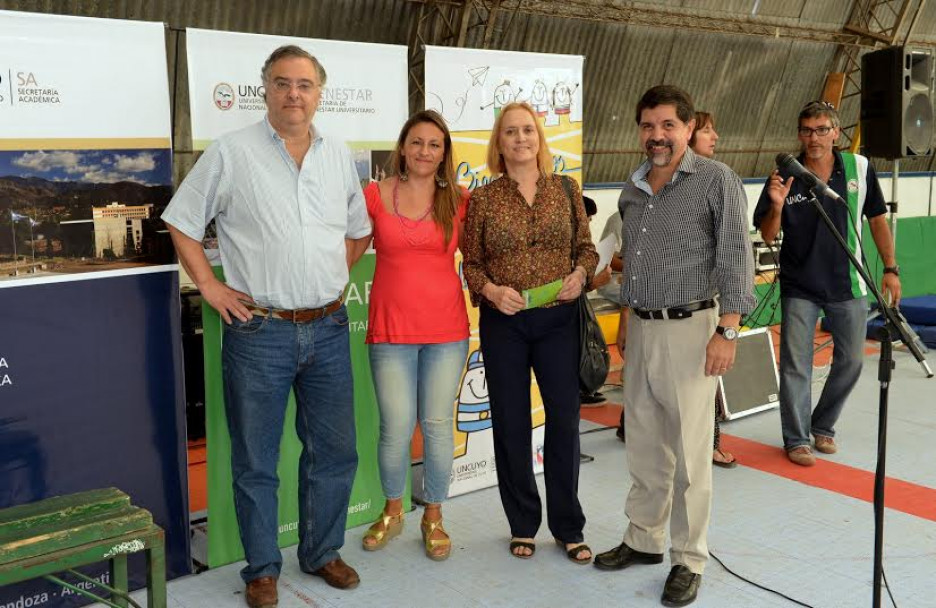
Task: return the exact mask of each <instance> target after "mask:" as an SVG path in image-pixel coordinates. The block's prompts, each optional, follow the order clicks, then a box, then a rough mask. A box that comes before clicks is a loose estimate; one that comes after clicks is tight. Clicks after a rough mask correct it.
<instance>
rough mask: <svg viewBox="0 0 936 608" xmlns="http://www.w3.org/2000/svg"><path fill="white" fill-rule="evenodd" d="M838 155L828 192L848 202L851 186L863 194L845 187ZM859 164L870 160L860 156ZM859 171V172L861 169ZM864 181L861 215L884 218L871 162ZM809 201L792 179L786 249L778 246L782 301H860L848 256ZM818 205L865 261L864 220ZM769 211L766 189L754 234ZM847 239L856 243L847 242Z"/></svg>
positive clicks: (783, 223) (783, 222) (784, 220)
mask: <svg viewBox="0 0 936 608" xmlns="http://www.w3.org/2000/svg"><path fill="white" fill-rule="evenodd" d="M834 154H835V166H834V168H833V169H832V177H831V179H830V180H829V187H830V188H832V189H833V190H835V192H836V193H838V195H839V196H841V197H842V198H843V199H846V200H847V199H848V190H849V186H851V188H852V189H853V190H855V189H859V184H858V183H855V184H848V183H846V181H847V180H846V177H845V167H844V165H843V161H842V154H841V153H840V152H838V151H837V150H836V151H834ZM804 156H805V155H804V154H800V156H799V161H800V163H802V162H803V159H804ZM856 160H861V161H865V160H866V159H864V158H858V157H857V155H856ZM858 166H859V168H860V167H861V163H860V164H859V165H858ZM859 170H860V169H859ZM780 175H781V177H783V179H784V181H786V179H787V178H788V177H789V175H788V174H786V173H785V172H784V171H783V170H781V171H780ZM861 177H862V176H859V178H858V180H857V181H859V182H860V181H861ZM863 177H864V180H863V181H864V183H863V184H861V186H863V187H861V188H860V191H863V192H864V193H865V196H864V204H863V205H862V203H861V201H860V200H859V201H858V206H859V208H860V209H861V215H863V216H865V217H868V218H872V217H876V216H878V215H881V214H882V213H886V212H887V206H886V204H885V202H884V195H883V194H882V193H881V186H880V184H879V183H878V179H877V174H876V173H875V172H874V168H873V167H872V166H871V163H870V162H868V163H867V171H866V172H865V175H864V176H863ZM809 196H810V194H809V189H808V188H807V187H806V185H805V184H803V182H802V181H801V180H798V179H794V180H793V185H792V187H791V188H790V194H789V195H788V196H787V198H786V201H785V204H784V206H783V213H782V215H781V216H780V227H781V228H782V229H783V243H782V244H781V246H780V293H781V295H782V296H783V297H784V298H802V299H805V300H811V301H813V302H817V303H819V304H821V303H824V302H842V301H845V300H851V299H854V298H855V297H859V296H858V295H856V293H857V294H859V295H860V293H864V289H863V287H861V286H859V285H858V284H856V281H858V282H860V281H861V280H860V279H858V278H856V276H855V273H854V272H852V271H851V262H850V261H849V260H848V255H847V254H846V253H845V252H844V251H842V248H841V246H840V245H839V244H838V243H837V242H836V240H835V237H833V236H832V234H831V233H830V232H829V229H828V227H827V226H826V225H825V223H824V222H823V221H822V218H821V217H819V214H818V213H817V212H816V209H815V208H814V207H813V205H812V203H810V202H809ZM819 202H820V203H821V204H822V207H823V208H824V209H825V211H826V213H828V214H829V217H831V218H832V222H833V223H834V224H835V227H836V228H837V229H838V231H839V232H840V233H841V234H842V235H843V236H844V237H845V240H846V241H850V242H852V243H853V253H855V255H856V257H857V258H858V259H859V260H861V259H862V256H861V251H860V242H861V241H860V237H861V228H860V226H861V218H860V217H858V218H851V217H850V215H849V212H848V207H847V206H846V205H843V204H842V203H840V202H837V201H833V200H831V199H829V198H827V197H823V198H821V199H820V201H819ZM769 210H770V196H769V195H768V193H767V184H765V185H764V189H763V190H762V191H761V195H760V198H759V199H758V201H757V207H755V209H754V227H755V228H758V229H759V228H760V223H761V220H763V218H764V217H765V216H766V215H767V212H768V211H769ZM856 223H857V225H856ZM849 233H851V235H852V237H853V238H852V239H849V236H848V235H849ZM855 236H857V238H855Z"/></svg>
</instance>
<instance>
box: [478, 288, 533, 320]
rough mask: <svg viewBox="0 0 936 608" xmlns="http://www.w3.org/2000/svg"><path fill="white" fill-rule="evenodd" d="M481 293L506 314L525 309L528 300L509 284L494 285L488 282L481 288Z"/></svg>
mask: <svg viewBox="0 0 936 608" xmlns="http://www.w3.org/2000/svg"><path fill="white" fill-rule="evenodd" d="M481 295H483V296H484V297H485V298H487V299H488V301H490V302H491V303H492V304H494V307H495V308H497V310H499V311H501V312H502V313H504V314H505V315H515V314H517V313H518V312H519V311H521V310H523V308H524V307H525V306H526V302H525V301H524V300H523V296H521V295H520V294H519V293H517V290H515V289H513V288H512V287H508V286H507V285H494V284H493V283H488V284H487V285H485V286H484V289H482V290H481Z"/></svg>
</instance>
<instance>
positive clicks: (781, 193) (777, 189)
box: [767, 169, 793, 211]
mask: <svg viewBox="0 0 936 608" xmlns="http://www.w3.org/2000/svg"><path fill="white" fill-rule="evenodd" d="M792 186H793V178H792V177H789V178H787V180H786V183H784V181H783V178H782V177H780V172H779V171H777V170H776V169H774V172H773V173H771V174H770V177H769V178H768V180H767V194H768V195H769V196H770V202H771V203H772V204H773V207H774V209H775V210H777V211H779V210H780V209H783V201H785V200H786V197H787V196H789V194H790V188H791V187H792Z"/></svg>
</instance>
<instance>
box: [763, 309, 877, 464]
mask: <svg viewBox="0 0 936 608" xmlns="http://www.w3.org/2000/svg"><path fill="white" fill-rule="evenodd" d="M781 306H782V309H783V325H782V333H781V334H780V424H781V427H782V429H783V447H784V448H786V449H787V450H792V449H793V448H796V447H799V446H801V445H809V435H810V433H811V434H813V435H821V436H824V437H835V422H836V421H837V420H838V418H839V415H840V414H841V413H842V410H843V409H844V408H845V400H846V399H848V395H849V394H851V391H852V389H853V388H854V387H855V383H856V382H858V376H860V375H861V365H862V363H863V361H864V343H865V326H866V324H867V319H868V305H867V302H866V301H865V299H864V298H857V299H854V300H846V301H844V302H826V303H825V304H817V303H816V302H812V301H810V300H803V299H800V298H783V300H782V301H781ZM820 311H824V312H825V314H826V317H827V318H828V320H829V328H830V333H831V334H832V340H833V342H834V348H833V350H832V367H831V369H830V370H829V376H828V378H826V382H825V386H824V387H823V388H822V395H821V396H820V397H819V403H817V404H816V409H815V410H813V409H812V371H813V337H814V336H815V330H816V321H818V320H819V312H820Z"/></svg>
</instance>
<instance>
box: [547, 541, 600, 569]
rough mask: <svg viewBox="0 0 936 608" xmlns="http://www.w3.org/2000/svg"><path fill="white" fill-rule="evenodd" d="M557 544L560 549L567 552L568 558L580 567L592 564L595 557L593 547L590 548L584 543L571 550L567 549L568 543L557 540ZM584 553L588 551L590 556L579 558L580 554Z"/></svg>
mask: <svg viewBox="0 0 936 608" xmlns="http://www.w3.org/2000/svg"><path fill="white" fill-rule="evenodd" d="M556 544H557V545H559V547H560V548H561V549H562V550H563V551H565V552H566V557H568V558H569V560H570V561H571V562H572V563H575V564H578V565H580V566H585V565H587V564H590V563H591V561H592V557H593V556H594V553H592V550H591V547H589V546H588V545H586V544H585V543H582V544H580V545H575V546H574V547H572V548H571V549H566V543H564V542H562V541H561V540H559V539H558V538H557V539H556ZM582 551H588V553H589V556H588V557H578V554H579V553H581V552H582Z"/></svg>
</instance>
